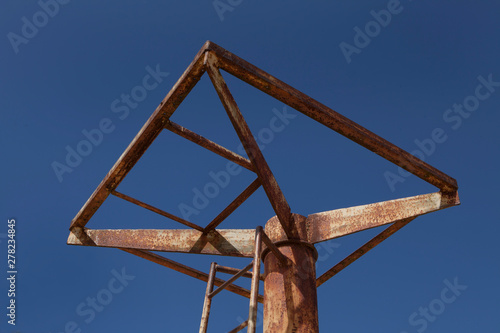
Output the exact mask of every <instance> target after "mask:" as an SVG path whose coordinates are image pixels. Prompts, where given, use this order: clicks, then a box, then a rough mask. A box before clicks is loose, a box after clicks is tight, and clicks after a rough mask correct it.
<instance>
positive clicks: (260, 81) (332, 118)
mask: <svg viewBox="0 0 500 333" xmlns="http://www.w3.org/2000/svg"><path fill="white" fill-rule="evenodd" d="M207 50H209V51H212V52H214V53H215V54H216V55H217V63H218V66H219V68H221V69H223V70H225V71H226V72H228V73H230V74H232V75H234V76H236V77H237V78H239V79H241V80H242V81H244V82H246V83H248V84H250V85H252V86H254V87H255V88H257V89H259V90H261V91H263V92H264V93H266V94H268V95H270V96H272V97H274V98H276V99H277V100H279V101H282V102H283V103H285V104H287V105H288V106H290V107H292V108H294V109H296V110H297V111H299V112H302V113H303V114H305V115H306V116H308V117H310V118H312V119H314V120H316V121H318V122H319V123H321V124H323V125H324V126H327V127H329V128H331V129H332V130H334V131H336V132H338V133H339V134H341V135H343V136H345V137H347V138H348V139H350V140H352V141H354V142H356V143H358V144H360V145H361V146H363V147H365V148H367V149H369V150H371V151H373V152H374V153H376V154H378V155H380V156H382V157H383V158H385V159H387V160H389V161H391V162H392V163H394V164H396V165H398V166H400V167H402V168H403V169H405V170H407V171H409V172H411V173H412V174H414V175H416V176H417V177H420V178H421V179H423V180H425V181H426V182H429V183H430V184H432V185H434V186H436V187H438V188H439V189H441V190H442V191H444V192H454V191H456V190H457V189H458V185H457V181H456V180H455V179H453V178H452V177H450V176H448V175H446V174H445V173H443V172H441V171H439V170H438V169H436V168H434V167H432V166H430V165H429V164H427V163H425V162H424V161H422V160H420V159H418V158H416V157H415V156H413V155H411V154H410V153H408V152H406V151H405V150H403V149H401V148H399V147H397V146H396V145H394V144H392V143H390V142H389V141H387V140H385V139H383V138H382V137H380V136H378V135H376V134H375V133H373V132H371V131H369V130H367V129H366V128H364V127H363V126H361V125H359V124H357V123H355V122H354V121H352V120H350V119H348V118H346V117H345V116H343V115H341V114H339V113H337V112H335V111H334V110H332V109H330V108H329V107H327V106H325V105H323V104H321V103H320V102H318V101H316V100H314V99H312V98H311V97H309V96H307V95H306V94H304V93H302V92H300V91H299V90H297V89H295V88H293V87H291V86H289V85H288V84H286V83H284V82H283V81H280V80H279V79H277V78H276V77H274V76H272V75H270V74H268V73H266V72H264V71H263V70H261V69H259V68H257V67H256V66H254V65H252V64H250V63H249V62H247V61H245V60H243V59H241V58H240V57H238V56H236V55H234V54H232V53H231V52H229V51H227V50H225V49H223V48H222V47H220V46H218V45H216V44H214V43H212V42H210V43H209V44H207Z"/></svg>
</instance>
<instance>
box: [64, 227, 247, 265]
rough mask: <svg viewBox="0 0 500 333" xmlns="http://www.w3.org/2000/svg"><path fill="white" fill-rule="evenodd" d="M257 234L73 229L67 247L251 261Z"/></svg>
mask: <svg viewBox="0 0 500 333" xmlns="http://www.w3.org/2000/svg"><path fill="white" fill-rule="evenodd" d="M254 234H255V231H254V230H252V229H220V230H213V231H211V232H209V233H207V234H205V233H202V232H200V231H198V230H191V229H177V230H170V229H104V230H92V229H86V228H83V229H82V228H74V229H73V230H71V232H70V235H69V237H68V244H69V245H85V246H100V247H117V248H130V249H138V250H151V251H163V252H181V253H198V254H213V255H222V256H236V257H249V258H251V257H253V253H254V238H255V236H254Z"/></svg>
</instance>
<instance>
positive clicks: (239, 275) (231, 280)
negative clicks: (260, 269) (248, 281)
mask: <svg viewBox="0 0 500 333" xmlns="http://www.w3.org/2000/svg"><path fill="white" fill-rule="evenodd" d="M252 266H253V261H252V262H251V263H250V264H249V265H247V266H246V267H244V268H243V269H240V271H239V272H238V273H236V274H235V275H233V276H232V277H231V278H230V279H229V280H227V281H226V282H224V283H223V284H222V285H221V286H220V287H219V288H217V289H215V290H214V291H212V292H211V293H209V294H208V297H209V298H212V297H214V296H215V295H217V294H218V293H220V292H221V291H222V290H224V289H225V288H226V287H227V286H228V285H230V284H231V283H233V282H234V281H236V280H237V279H238V278H240V277H241V276H242V275H243V274H245V273H246V272H248V270H249V269H250V268H252Z"/></svg>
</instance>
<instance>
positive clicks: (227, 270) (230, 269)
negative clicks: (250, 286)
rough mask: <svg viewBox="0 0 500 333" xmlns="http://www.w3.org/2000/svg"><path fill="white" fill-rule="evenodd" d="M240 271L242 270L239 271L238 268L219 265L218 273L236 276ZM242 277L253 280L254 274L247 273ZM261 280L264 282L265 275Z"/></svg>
mask: <svg viewBox="0 0 500 333" xmlns="http://www.w3.org/2000/svg"><path fill="white" fill-rule="evenodd" d="M239 271H240V270H239V269H237V268H233V267H227V266H221V265H217V272H220V273H225V274H231V275H234V274H236V273H238V272H239ZM242 276H243V277H246V278H250V279H251V278H252V273H251V272H246V273H245V274H243V275H242ZM260 280H261V281H264V275H262V274H261V275H260Z"/></svg>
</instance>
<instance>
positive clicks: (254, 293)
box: [199, 226, 287, 333]
mask: <svg viewBox="0 0 500 333" xmlns="http://www.w3.org/2000/svg"><path fill="white" fill-rule="evenodd" d="M262 242H264V243H265V245H266V246H267V248H268V249H269V250H271V251H272V252H273V253H274V254H275V255H276V256H277V257H278V259H279V261H280V262H282V263H285V264H286V262H287V259H286V258H285V256H283V254H282V253H281V252H280V251H279V250H278V248H277V247H276V246H275V245H274V244H273V242H272V241H271V240H270V239H269V237H268V236H267V235H266V233H265V232H264V230H263V228H262V227H261V226H259V227H257V228H256V230H255V247H254V249H255V251H254V258H253V260H252V262H251V263H250V264H248V265H247V266H246V267H245V268H243V269H241V270H238V269H236V268H232V267H225V266H220V265H218V264H217V263H216V262H212V264H211V265H210V273H209V275H208V282H207V290H206V292H205V302H204V303H203V313H202V315H201V324H200V331H199V333H206V332H207V328H208V317H209V315H210V307H211V305H212V298H213V297H214V296H215V295H217V294H218V293H219V292H221V291H222V290H223V289H225V288H226V287H227V286H229V285H231V284H232V283H233V282H234V281H236V279H238V278H239V277H241V276H245V277H249V278H250V277H251V278H252V285H251V289H250V308H249V311H248V319H247V320H246V321H244V322H242V323H241V324H240V325H238V326H237V327H236V328H234V329H232V330H231V331H229V333H236V332H239V331H241V330H242V329H244V328H245V327H248V328H247V333H255V329H256V321H257V306H258V301H259V297H261V298H262V296H261V295H259V281H260V280H263V277H262V276H261V274H260V262H261V253H262ZM252 267H253V268H252ZM250 268H252V272H251V273H249V272H248V271H249V270H250ZM217 272H221V273H227V274H234V275H233V276H232V277H231V278H230V279H229V280H227V281H225V282H224V283H222V284H221V285H220V286H219V288H217V289H215V290H214V284H215V274H216V273H217Z"/></svg>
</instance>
